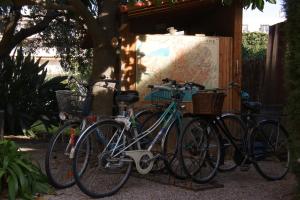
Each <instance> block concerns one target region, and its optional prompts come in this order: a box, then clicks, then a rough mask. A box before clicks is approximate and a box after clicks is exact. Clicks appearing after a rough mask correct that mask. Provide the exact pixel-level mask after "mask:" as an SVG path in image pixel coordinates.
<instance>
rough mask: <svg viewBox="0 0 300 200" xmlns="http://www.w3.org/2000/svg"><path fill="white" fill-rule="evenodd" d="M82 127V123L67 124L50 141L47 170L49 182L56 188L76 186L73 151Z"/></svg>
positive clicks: (46, 159)
mask: <svg viewBox="0 0 300 200" xmlns="http://www.w3.org/2000/svg"><path fill="white" fill-rule="evenodd" d="M80 125H81V121H70V122H67V123H66V124H64V125H63V126H62V127H60V128H59V129H58V130H57V132H56V134H54V135H53V136H52V138H51V140H50V143H49V146H48V148H47V151H46V157H45V169H46V174H47V176H48V178H49V182H50V183H51V185H52V186H54V187H56V188H60V189H62V188H67V187H70V186H72V185H74V184H75V180H74V177H73V171H72V158H71V157H72V156H71V151H72V149H73V148H74V146H75V142H76V141H75V140H76V138H74V136H75V137H78V135H79V133H80V131H81V128H80ZM71 135H73V136H71ZM71 137H72V138H71ZM72 140H74V141H72Z"/></svg>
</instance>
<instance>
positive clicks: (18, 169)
mask: <svg viewBox="0 0 300 200" xmlns="http://www.w3.org/2000/svg"><path fill="white" fill-rule="evenodd" d="M49 190H50V186H49V184H48V181H47V177H46V176H45V175H44V174H43V173H42V171H41V169H40V168H39V167H37V166H36V165H34V164H33V163H32V162H31V161H30V160H29V159H28V158H27V157H26V155H25V154H24V152H21V151H19V150H18V147H17V145H16V144H15V143H14V142H12V141H8V140H3V141H0V199H2V198H3V197H7V198H8V199H9V200H14V199H16V198H22V199H26V200H27V199H28V200H30V199H34V195H35V194H37V193H48V192H49Z"/></svg>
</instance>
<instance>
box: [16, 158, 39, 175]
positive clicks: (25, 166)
mask: <svg viewBox="0 0 300 200" xmlns="http://www.w3.org/2000/svg"><path fill="white" fill-rule="evenodd" d="M16 162H17V163H18V164H19V165H21V166H22V167H24V168H25V169H27V170H28V171H29V172H33V173H36V172H35V171H34V170H33V169H32V167H31V166H30V165H28V164H26V163H24V162H23V161H22V160H17V161H16Z"/></svg>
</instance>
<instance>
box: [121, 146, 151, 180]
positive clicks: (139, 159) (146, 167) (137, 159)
mask: <svg viewBox="0 0 300 200" xmlns="http://www.w3.org/2000/svg"><path fill="white" fill-rule="evenodd" d="M125 155H126V156H129V157H130V158H132V159H133V160H134V163H135V167H136V170H137V171H138V173H140V174H148V173H149V172H150V171H151V170H152V168H153V164H154V160H155V159H153V158H154V156H153V154H152V153H151V152H150V151H147V150H135V151H125Z"/></svg>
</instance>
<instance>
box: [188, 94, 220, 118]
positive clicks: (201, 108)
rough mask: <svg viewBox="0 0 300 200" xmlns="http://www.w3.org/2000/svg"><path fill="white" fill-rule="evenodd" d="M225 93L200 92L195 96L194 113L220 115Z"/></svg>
mask: <svg viewBox="0 0 300 200" xmlns="http://www.w3.org/2000/svg"><path fill="white" fill-rule="evenodd" d="M225 96H226V95H225V93H224V92H221V91H219V90H208V91H205V90H203V91H199V92H198V93H196V94H194V95H193V97H192V98H193V113H194V114H198V115H219V114H221V113H222V108H223V103H224V98H225Z"/></svg>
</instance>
